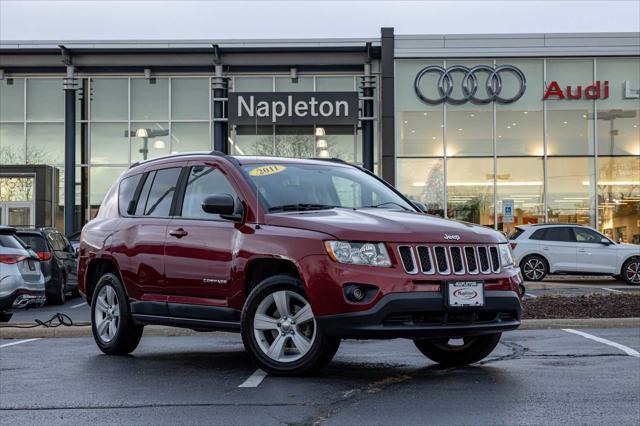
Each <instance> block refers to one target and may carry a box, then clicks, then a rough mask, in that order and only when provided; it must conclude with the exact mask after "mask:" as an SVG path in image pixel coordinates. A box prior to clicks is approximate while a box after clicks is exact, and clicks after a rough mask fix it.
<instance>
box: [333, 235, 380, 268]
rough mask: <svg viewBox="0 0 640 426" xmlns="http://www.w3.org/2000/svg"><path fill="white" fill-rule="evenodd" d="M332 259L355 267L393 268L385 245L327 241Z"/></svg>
mask: <svg viewBox="0 0 640 426" xmlns="http://www.w3.org/2000/svg"><path fill="white" fill-rule="evenodd" d="M324 246H325V248H326V249H327V253H328V254H329V257H331V259H333V260H335V261H336V262H339V263H351V264H354V265H371V266H382V267H389V266H391V259H389V253H387V248H386V247H385V245H384V244H383V243H366V242H365V243H357V242H352V241H325V243H324Z"/></svg>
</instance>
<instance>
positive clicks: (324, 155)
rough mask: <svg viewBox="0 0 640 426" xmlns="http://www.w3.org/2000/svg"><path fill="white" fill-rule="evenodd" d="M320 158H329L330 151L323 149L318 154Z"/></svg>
mask: <svg viewBox="0 0 640 426" xmlns="http://www.w3.org/2000/svg"><path fill="white" fill-rule="evenodd" d="M318 157H320V158H329V151H327V150H326V149H321V150H320V152H319V153H318Z"/></svg>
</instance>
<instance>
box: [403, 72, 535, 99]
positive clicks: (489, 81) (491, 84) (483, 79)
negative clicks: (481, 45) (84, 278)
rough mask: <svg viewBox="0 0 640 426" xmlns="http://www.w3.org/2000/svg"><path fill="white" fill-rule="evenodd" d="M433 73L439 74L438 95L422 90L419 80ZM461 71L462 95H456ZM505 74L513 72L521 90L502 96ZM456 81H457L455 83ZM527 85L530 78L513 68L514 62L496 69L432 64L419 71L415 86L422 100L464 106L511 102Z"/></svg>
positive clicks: (520, 95)
mask: <svg viewBox="0 0 640 426" xmlns="http://www.w3.org/2000/svg"><path fill="white" fill-rule="evenodd" d="M429 73H433V74H435V75H437V76H439V77H438V95H439V96H438V97H437V98H429V97H427V96H425V95H424V93H422V89H421V87H420V80H422V78H423V77H424V76H425V75H427V74H429ZM455 74H459V75H460V77H462V81H461V83H462V96H457V97H456V96H454V95H453V93H454V81H456V82H457V81H459V79H456V80H454V78H453V76H454V75H455ZM506 74H511V75H512V76H513V77H515V79H516V81H517V83H516V84H518V85H519V86H518V91H517V92H516V93H515V94H513V95H509V96H507V95H506V94H505V95H504V96H502V79H503V77H504V76H505V75H506ZM456 84H457V83H456ZM480 85H484V87H485V89H486V93H484V94H483V95H481V94H479V93H478V89H479V88H480ZM526 88H527V80H526V78H525V77H524V73H523V72H522V71H521V70H520V69H518V68H516V67H514V66H513V65H501V66H499V67H497V68H493V67H492V66H489V65H478V66H475V67H473V68H468V67H465V66H463V65H453V66H450V67H449V68H443V67H441V66H438V65H430V66H428V67H426V68H423V69H422V70H420V72H419V73H418V74H417V75H416V79H415V81H414V89H415V91H416V95H417V96H418V98H420V100H421V101H422V102H425V103H427V104H430V105H437V104H441V103H443V102H448V103H450V104H453V105H461V104H464V103H466V102H472V103H474V104H481V105H482V104H488V103H491V102H498V103H500V104H510V103H513V102H515V101H517V100H518V99H520V98H521V97H522V95H523V94H524V91H525V89H526Z"/></svg>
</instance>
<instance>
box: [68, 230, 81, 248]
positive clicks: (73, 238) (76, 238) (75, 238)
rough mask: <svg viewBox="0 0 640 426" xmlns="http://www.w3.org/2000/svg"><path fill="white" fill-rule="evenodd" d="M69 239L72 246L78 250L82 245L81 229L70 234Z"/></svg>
mask: <svg viewBox="0 0 640 426" xmlns="http://www.w3.org/2000/svg"><path fill="white" fill-rule="evenodd" d="M67 239H68V240H69V243H71V247H73V249H74V250H78V248H79V247H80V231H78V232H74V233H73V234H71V235H69V236H68V237H67Z"/></svg>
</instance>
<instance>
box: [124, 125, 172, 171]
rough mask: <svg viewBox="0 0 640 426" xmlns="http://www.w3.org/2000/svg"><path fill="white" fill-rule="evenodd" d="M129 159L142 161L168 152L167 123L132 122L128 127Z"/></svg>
mask: <svg viewBox="0 0 640 426" xmlns="http://www.w3.org/2000/svg"><path fill="white" fill-rule="evenodd" d="M129 135H130V136H131V161H134V162H135V161H144V160H148V159H151V158H156V157H161V156H163V155H168V154H169V123H165V122H137V123H136V122H134V123H131V126H130V127H129Z"/></svg>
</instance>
